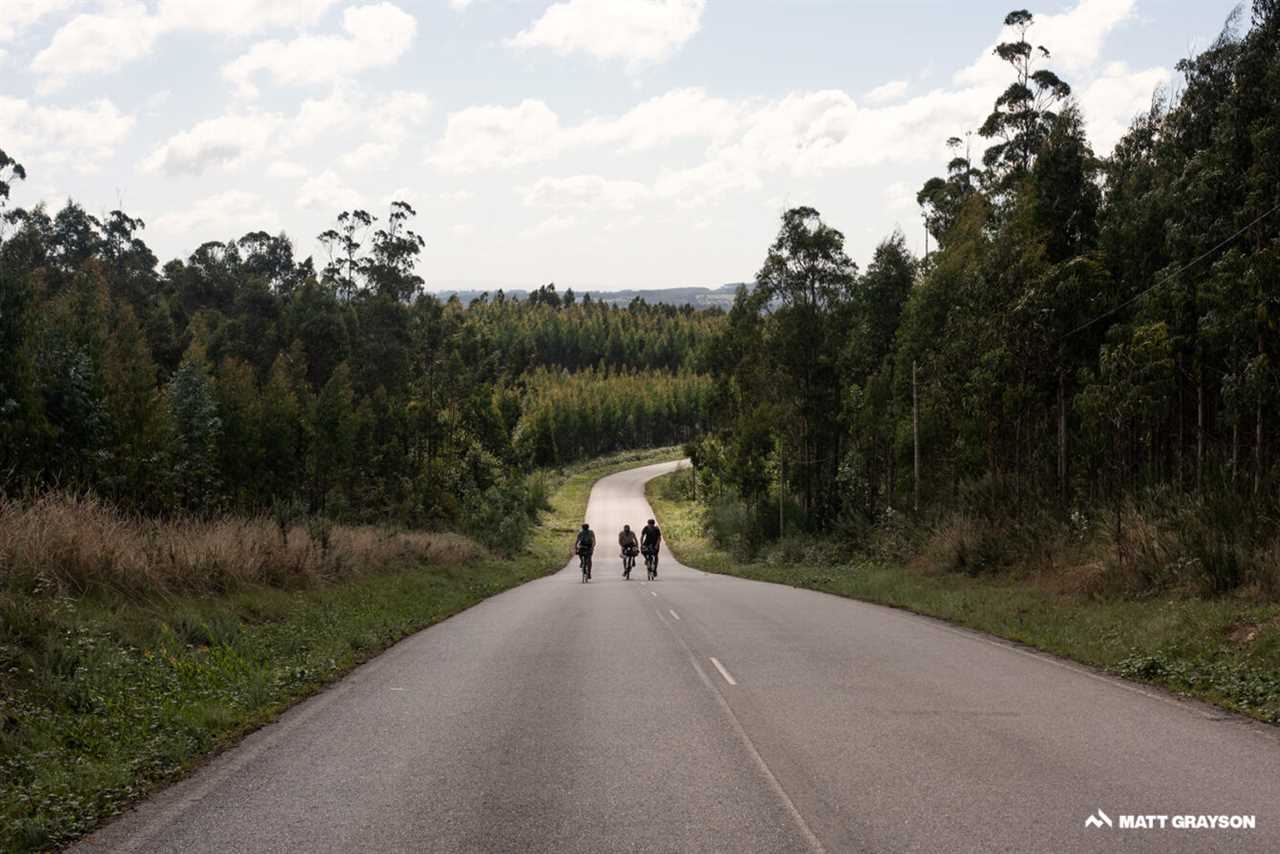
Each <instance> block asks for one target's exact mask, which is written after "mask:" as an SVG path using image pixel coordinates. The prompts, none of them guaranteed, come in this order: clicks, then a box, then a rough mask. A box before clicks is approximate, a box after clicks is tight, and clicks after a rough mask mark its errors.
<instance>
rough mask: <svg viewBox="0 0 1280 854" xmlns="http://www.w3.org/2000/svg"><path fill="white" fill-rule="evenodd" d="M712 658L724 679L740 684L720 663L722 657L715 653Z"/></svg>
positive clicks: (732, 683)
mask: <svg viewBox="0 0 1280 854" xmlns="http://www.w3.org/2000/svg"><path fill="white" fill-rule="evenodd" d="M672 613H675V612H674V611H673V612H672ZM710 658H711V663H712V664H714V665H715V666H716V670H719V671H720V675H721V676H723V677H724V681H726V682H728V683H729V684H730V685H737V684H738V682H737V680H735V679H734V678H733V676H731V675H730V673H729V671H728V670H725V669H724V665H723V664H721V663H720V659H718V658H716V657H715V656H714V655H713V656H710Z"/></svg>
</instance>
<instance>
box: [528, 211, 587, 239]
mask: <svg viewBox="0 0 1280 854" xmlns="http://www.w3.org/2000/svg"><path fill="white" fill-rule="evenodd" d="M578 224H579V220H578V218H577V217H576V216H572V215H570V216H563V215H560V214H557V215H556V216H552V217H548V218H547V219H544V220H543V221H542V222H539V223H538V224H537V225H533V226H530V227H529V228H526V229H525V230H524V231H522V232H520V237H521V238H523V239H525V240H535V239H537V238H540V237H546V236H547V235H549V234H557V233H559V232H563V231H570V230H572V229H574V228H577V227H578Z"/></svg>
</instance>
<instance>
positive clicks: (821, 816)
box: [76, 463, 1280, 854]
mask: <svg viewBox="0 0 1280 854" xmlns="http://www.w3.org/2000/svg"><path fill="white" fill-rule="evenodd" d="M675 465H676V464H675V463H667V464H662V465H657V466H648V467H645V468H640V469H634V470H631V471H627V472H623V473H621V474H616V475H613V476H611V477H607V478H605V479H603V480H601V481H600V482H599V483H598V484H597V485H596V487H595V489H594V490H593V492H592V495H591V502H590V505H589V508H588V519H587V520H588V521H589V522H590V523H591V525H592V527H593V528H595V529H596V530H597V531H598V533H599V537H600V542H601V545H600V547H599V548H598V550H597V556H596V574H595V580H593V581H592V582H591V583H590V584H587V585H584V584H581V583H580V581H579V577H578V570H577V564H576V562H570V563H569V564H568V565H567V566H566V567H565V569H564V570H563V571H561V572H559V573H557V574H555V575H553V576H550V577H547V578H545V579H541V580H539V581H535V582H532V583H530V584H527V585H524V586H523V587H520V588H518V589H515V590H511V591H508V592H506V593H503V594H501V595H498V596H495V597H493V598H492V599H489V600H487V601H485V602H483V603H481V604H480V605H477V606H476V607H474V608H472V609H470V610H468V611H466V612H464V613H462V614H460V615H458V616H456V617H454V618H452V619H450V620H447V621H445V622H443V623H440V624H438V625H436V626H433V627H431V628H429V629H426V630H425V631H423V632H420V633H418V634H416V635H414V636H413V637H411V638H409V639H407V640H405V641H403V642H401V643H400V644H398V645H396V646H395V647H393V648H392V649H391V650H389V651H388V652H387V653H385V654H384V655H382V656H380V657H379V658H377V659H375V660H374V661H371V662H369V663H368V664H366V665H364V666H363V667H361V668H359V669H358V670H356V671H355V672H353V673H352V674H351V675H350V676H348V677H347V678H346V679H344V680H342V681H341V682H340V683H338V684H337V685H335V686H333V687H332V688H330V689H329V690H327V691H325V692H323V693H322V694H320V695H318V696H316V697H314V698H312V699H310V700H308V701H306V702H304V703H301V704H300V705H298V706H297V707H295V708H293V709H292V710H290V711H289V712H288V713H286V714H285V715H283V716H282V717H281V718H280V720H279V721H278V722H276V723H275V724H272V725H271V726H268V727H265V728H263V729H262V730H259V731H258V732H256V733H254V734H252V735H251V736H249V737H248V738H246V739H245V740H244V741H243V742H242V743H241V744H239V745H238V746H237V747H235V748H234V749H232V750H229V751H227V752H225V753H224V754H222V755H221V756H219V757H217V758H216V759H214V760H213V761H212V762H210V763H209V764H208V765H207V766H205V767H204V768H202V769H200V770H198V771H196V772H195V773H194V774H192V775H191V776H190V777H188V778H187V779H185V780H183V781H182V782H180V783H178V784H176V785H174V786H172V787H170V788H169V789H167V790H165V791H164V792H162V793H160V794H159V795H157V796H156V797H154V798H152V799H151V800H149V801H147V802H146V803H144V804H142V805H140V806H139V807H138V808H136V809H135V810H133V811H131V812H130V813H128V814H127V815H125V816H123V817H122V818H120V819H119V820H117V821H116V822H114V823H112V824H110V825H108V826H107V827H105V828H103V829H101V830H99V831H98V832H97V833H95V834H93V835H92V836H91V837H89V838H87V839H86V840H84V841H83V842H82V843H81V844H80V845H79V846H78V847H77V848H76V850H77V851H84V852H92V851H139V852H141V851H146V852H155V851H174V852H177V851H183V852H186V851H244V852H273V851H307V852H339V851H342V852H346V851H406V852H407V851H415V852H418V851H430V852H436V851H439V852H455V851H477V852H508V851H519V852H592V854H597V852H619V851H627V852H631V851H634V852H658V851H671V852H684V851H724V852H790V851H796V852H803V851H830V852H844V851H868V852H898V851H904V852H905V851H919V852H938V851H948V852H957V851H1016V852H1039V851H1044V852H1069V851H1125V852H1130V851H1151V852H1182V851H1188V852H1190V851H1196V852H1200V851H1223V852H1227V851H1230V852H1240V851H1258V852H1264V851H1280V731H1277V730H1275V729H1274V728H1270V727H1266V726H1264V725H1261V724H1258V723H1255V722H1252V721H1248V720H1246V719H1244V718H1240V717H1238V716H1235V715H1231V714H1227V713H1224V712H1222V711H1220V710H1217V709H1214V708H1211V707H1209V706H1205V705H1202V704H1199V703H1195V702H1189V701H1181V700H1178V699H1175V698H1173V697H1170V696H1168V695H1166V694H1164V693H1161V692H1158V691H1155V690H1149V689H1146V688H1144V687H1141V686H1136V685H1133V684H1130V683H1126V682H1123V681H1120V680H1116V679H1112V678H1110V677H1108V676H1105V675H1101V674H1098V673H1096V672H1094V671H1092V670H1089V669H1086V668H1083V667H1078V666H1076V665H1073V664H1069V663H1065V662H1062V661H1060V660H1058V659H1055V658H1052V657H1049V656H1044V655H1039V654H1036V653H1033V652H1029V651H1027V650H1025V649H1022V648H1020V647H1016V646H1014V645H1011V644H1006V643H1003V642H1001V641H997V640H993V639H991V638H989V637H986V636H983V635H979V634H976V633H972V632H968V631H964V630H961V629H956V628H953V627H950V626H947V625H945V624H942V623H939V622H937V621H934V620H930V619H927V618H922V617H917V616H913V615H910V614H906V613H903V612H899V611H895V610H891V609H887V608H882V607H878V606H874V605H868V604H864V603H860V602H854V601H850V600H846V599H840V598H836V597H832V596H828V595H825V594H821V593H815V592H812V591H806V590H798V589H793V588H788V587H779V586H775V585H769V584H763V583H759V582H753V581H746V580H742V579H736V578H730V577H725V576H717V575H708V574H704V573H701V572H698V571H696V570H693V569H689V568H685V567H682V566H679V565H677V564H676V563H675V562H674V561H673V560H672V559H671V558H670V557H669V556H666V558H665V560H664V562H663V564H662V566H661V570H660V577H659V579H658V581H657V582H655V583H652V584H649V583H644V582H643V580H642V577H643V565H641V566H640V567H639V569H638V571H637V572H636V573H634V574H633V575H634V576H635V578H633V580H632V581H629V582H625V581H623V580H622V578H621V563H620V560H619V559H618V558H617V556H616V550H615V549H614V548H613V547H612V546H611V545H609V544H610V543H612V542H614V539H615V536H616V532H617V530H618V529H619V528H621V526H622V524H623V523H624V522H627V523H630V524H631V525H632V527H633V528H636V527H639V526H642V525H643V524H644V520H645V519H646V518H648V517H649V515H650V511H649V507H648V504H647V503H646V501H645V498H644V483H645V482H646V481H647V480H649V479H651V478H653V477H655V476H657V475H660V474H663V473H665V472H668V471H671V470H672V468H673V467H674V466H675ZM659 521H661V520H659ZM571 538H572V535H571V534H570V533H566V534H565V539H566V542H565V548H566V552H567V551H568V548H569V545H570V540H571ZM1099 811H1100V812H1099ZM1103 814H1105V819H1106V822H1109V823H1110V825H1108V824H1107V823H1106V822H1104V821H1103V820H1102V815H1103ZM1091 816H1092V817H1094V822H1093V823H1097V824H1101V826H1100V827H1091V826H1086V820H1088V819H1089V818H1090V817H1091ZM1135 816H1142V817H1146V816H1152V817H1158V816H1166V817H1167V818H1166V819H1165V821H1164V825H1165V826H1164V827H1163V828H1162V827H1160V826H1159V825H1160V822H1159V821H1158V820H1153V821H1150V822H1147V821H1142V822H1135V821H1134V820H1133V817H1135ZM1183 816H1205V817H1208V818H1207V819H1205V820H1202V821H1197V822H1192V823H1193V824H1204V823H1216V817H1218V816H1254V817H1255V821H1256V826H1255V827H1253V828H1251V829H1250V828H1234V829H1233V828H1226V829H1217V828H1203V827H1190V828H1186V827H1175V826H1174V825H1175V824H1178V823H1181V824H1186V823H1187V822H1186V821H1185V820H1182V821H1179V820H1178V817H1183ZM1129 823H1139V824H1142V823H1150V824H1152V825H1153V826H1152V827H1150V828H1142V827H1122V824H1129Z"/></svg>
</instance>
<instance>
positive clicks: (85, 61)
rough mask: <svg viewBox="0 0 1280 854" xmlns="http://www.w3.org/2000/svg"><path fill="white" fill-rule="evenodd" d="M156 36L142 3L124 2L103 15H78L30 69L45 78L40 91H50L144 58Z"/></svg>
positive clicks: (155, 26) (156, 27) (157, 29)
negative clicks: (88, 75)
mask: <svg viewBox="0 0 1280 854" xmlns="http://www.w3.org/2000/svg"><path fill="white" fill-rule="evenodd" d="M159 35H160V24H159V22H158V20H157V19H156V18H154V17H152V16H151V15H149V14H147V7H146V6H144V5H142V4H141V3H125V4H123V5H121V6H118V7H114V8H112V9H111V11H109V12H107V13H104V14H85V15H77V16H76V17H74V18H72V19H71V20H70V21H69V22H68V23H67V24H66V25H65V26H63V27H62V29H60V30H58V32H57V33H55V34H54V36H53V41H52V42H50V43H49V46H48V47H46V48H45V49H44V50H42V51H40V52H39V53H38V54H36V57H35V59H33V60H32V61H31V70H32V71H35V72H36V73H37V74H41V75H44V80H43V81H42V82H41V84H40V91H42V92H51V91H54V90H56V89H59V88H61V87H62V86H64V85H66V83H67V81H68V80H69V79H71V78H72V77H76V76H78V75H82V74H95V73H104V72H111V71H115V70H116V69H118V68H120V67H121V66H122V65H124V64H126V63H128V62H132V61H133V60H135V59H137V58H139V57H141V56H144V55H146V54H147V53H149V52H150V50H151V46H152V45H153V44H154V43H155V40H156V38H157V37H158V36H159Z"/></svg>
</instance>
